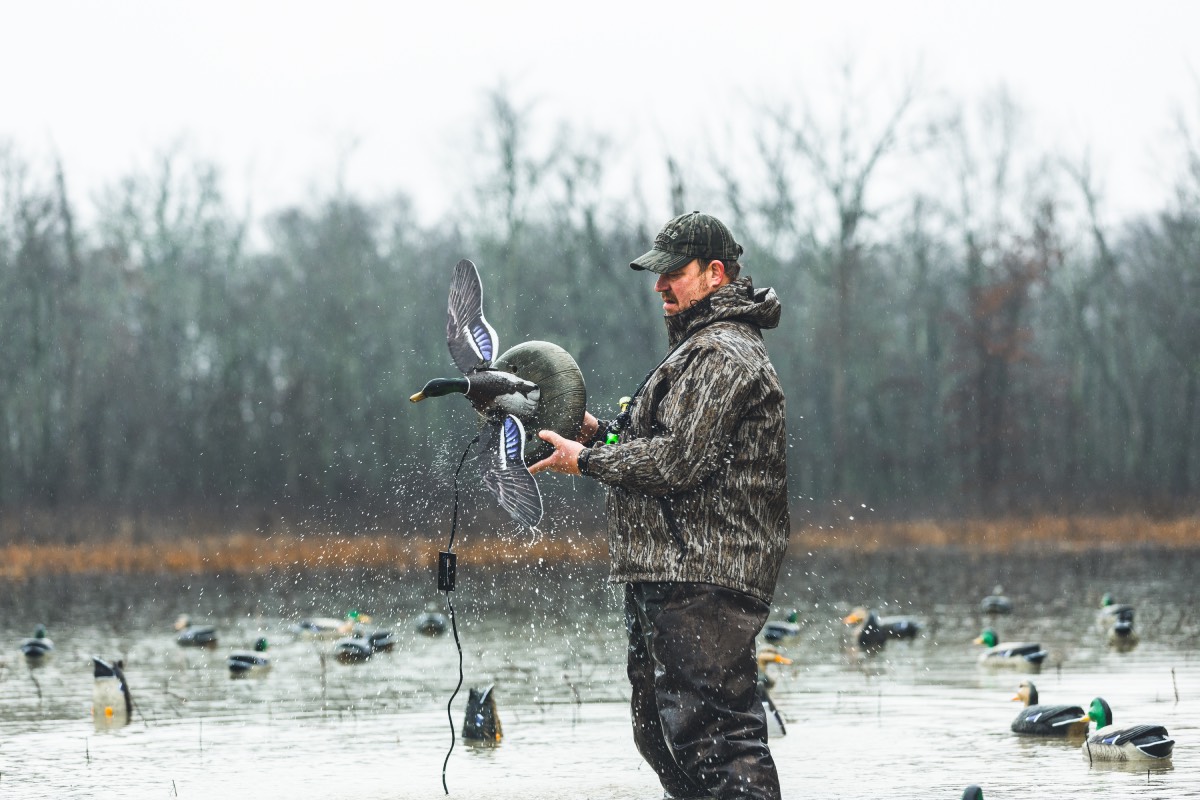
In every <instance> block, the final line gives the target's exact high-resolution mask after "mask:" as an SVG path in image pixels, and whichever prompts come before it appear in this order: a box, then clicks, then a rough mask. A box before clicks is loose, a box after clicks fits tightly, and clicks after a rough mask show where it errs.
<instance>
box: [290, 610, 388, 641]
mask: <svg viewBox="0 0 1200 800" xmlns="http://www.w3.org/2000/svg"><path fill="white" fill-rule="evenodd" d="M370 621H371V618H370V617H369V616H366V615H363V614H359V613H358V610H357V609H354V608H352V609H350V610H349V611H347V612H346V616H345V618H344V619H335V618H334V617H304V618H303V619H301V620H300V621H299V622H296V623H294V624H293V625H292V626H291V631H292V634H293V635H294V636H296V638H300V639H336V638H338V637H339V636H346V635H348V634H350V633H352V632H353V631H354V626H355V625H357V624H359V623H367V622H370Z"/></svg>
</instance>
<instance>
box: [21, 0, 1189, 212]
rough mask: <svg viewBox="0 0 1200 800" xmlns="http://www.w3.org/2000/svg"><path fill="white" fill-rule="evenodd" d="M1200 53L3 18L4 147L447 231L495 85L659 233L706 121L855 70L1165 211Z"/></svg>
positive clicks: (1026, 37)
mask: <svg viewBox="0 0 1200 800" xmlns="http://www.w3.org/2000/svg"><path fill="white" fill-rule="evenodd" d="M734 9H736V10H734ZM1197 42H1200V3H1194V2H1177V3H1169V2H1139V3H1137V4H1133V3H1120V4H1118V3H1103V2H1100V3H1097V2H1069V3H1068V2H1062V3H1054V2H1050V1H1049V0H1042V2H1014V1H1012V0H1010V1H1009V2H1005V3H983V2H972V0H949V1H946V2H916V0H913V1H912V2H895V1H894V0H892V2H857V3H834V2H822V3H802V2H789V3H761V2H760V3H755V2H750V1H749V0H748V1H747V2H743V3H730V2H709V1H708V0H697V1H696V2H690V3H680V2H654V1H653V0H643V2H625V1H624V0H622V1H621V2H603V3H564V2H532V0H527V1H526V2H514V1H513V0H508V1H507V2H505V1H501V2H478V1H477V0H470V1H465V0H460V1H459V2H445V3H437V2H400V0H389V1H387V2H376V1H371V2H340V3H334V2H328V1H326V2H311V1H308V0H286V2H283V1H282V0H280V1H278V2H263V1H261V0H237V1H234V2H230V1H228V0H217V1H215V2H214V1H209V2H202V3H184V2H174V1H172V0H153V1H151V2H122V1H121V0H110V1H109V2H93V1H92V0H76V1H75V2H30V1H29V0H0V142H2V141H3V140H4V139H8V140H10V141H11V142H12V143H14V144H15V145H16V148H17V151H18V152H19V153H21V154H25V155H27V156H28V157H30V158H41V157H43V156H46V155H47V154H50V153H57V154H59V155H60V156H61V157H62V159H63V161H64V163H65V167H66V174H67V177H68V180H69V181H70V182H71V184H72V186H73V190H74V192H75V194H76V195H77V199H83V198H84V197H88V196H91V193H92V192H93V191H94V189H95V188H96V187H98V186H100V185H102V184H103V183H106V182H109V181H112V180H115V179H116V178H118V177H120V176H121V175H123V174H125V173H127V172H129V171H130V170H131V169H134V168H136V167H145V166H147V165H149V164H150V163H151V161H152V159H153V157H154V156H155V155H156V154H158V153H161V152H163V151H164V150H166V149H167V148H168V147H170V146H171V145H172V143H174V142H179V141H183V142H186V146H187V150H186V152H188V153H189V154H192V155H198V156H202V157H206V158H210V159H212V160H214V161H216V162H217V163H219V164H221V165H222V166H223V167H224V168H225V170H226V174H227V177H228V181H229V186H230V187H231V189H232V190H233V194H234V195H235V197H237V198H241V199H245V198H249V199H251V200H252V201H253V205H254V207H255V209H257V210H259V211H262V210H267V209H271V208H275V207H277V206H279V205H282V204H285V203H295V202H303V201H304V200H305V199H306V198H307V197H309V196H311V194H312V192H313V190H314V189H316V190H318V191H319V190H329V189H331V188H332V186H333V185H334V183H335V180H336V178H335V176H336V174H337V173H338V165H339V163H344V167H345V168H344V179H345V183H346V186H347V188H349V189H350V190H351V191H353V192H355V193H356V194H359V195H360V196H363V197H366V198H371V197H376V196H380V195H383V194H387V193H390V192H391V191H393V190H396V189H400V190H403V191H405V192H407V193H408V194H410V195H412V196H413V197H414V198H415V199H416V201H417V204H418V208H419V210H420V211H421V212H422V213H423V215H424V216H425V217H426V218H434V217H438V216H441V215H442V214H443V213H445V211H446V208H447V205H448V204H449V202H450V201H451V198H453V197H454V196H455V192H456V191H458V190H459V189H460V188H461V187H462V185H463V184H464V182H466V181H467V180H469V176H467V175H464V174H463V173H464V166H463V165H464V163H465V160H466V156H467V155H469V152H468V151H469V149H470V146H471V145H472V143H473V142H474V134H473V133H472V131H471V130H470V126H471V125H472V124H477V123H478V122H480V121H481V120H482V119H483V118H484V96H485V92H486V91H487V90H489V89H492V88H495V87H497V86H498V85H499V84H500V81H501V80H504V81H506V82H507V84H508V85H509V86H511V87H512V89H513V91H514V94H515V96H516V98H517V99H518V100H519V101H521V102H532V103H534V104H535V108H536V112H535V115H536V116H535V119H537V120H541V121H542V122H545V123H551V122H553V123H558V122H560V121H565V122H568V123H569V124H571V125H572V126H573V127H575V128H577V129H580V130H584V131H595V132H600V133H605V134H608V135H610V136H612V137H613V138H614V140H615V141H616V143H617V146H618V152H619V153H620V154H622V155H623V157H624V158H625V162H624V167H623V168H624V169H625V170H627V171H628V173H629V174H630V175H632V174H633V172H634V171H637V170H639V169H640V170H641V171H642V174H641V176H640V177H639V178H637V179H636V180H637V184H638V186H639V187H640V188H641V190H642V191H643V192H644V193H645V195H646V197H647V198H648V199H649V200H650V201H651V203H652V204H654V203H659V202H661V203H662V207H661V208H657V207H652V208H651V211H654V212H659V211H661V212H662V213H665V212H666V211H667V209H666V207H665V206H666V195H667V190H666V187H665V186H664V185H663V181H662V169H661V166H662V161H663V159H664V156H665V154H666V153H667V152H671V153H673V154H674V155H675V156H676V157H677V158H678V159H680V160H681V161H683V162H684V166H685V169H687V168H688V167H694V166H695V165H694V164H689V163H688V162H689V160H690V159H699V158H703V157H704V155H705V153H706V152H707V150H706V149H705V148H706V146H707V145H705V144H704V142H705V139H704V133H703V131H704V128H705V125H706V122H707V121H709V120H711V121H713V122H714V124H715V125H716V126H717V127H719V128H726V129H727V128H729V127H747V128H748V127H751V126H753V125H755V123H756V116H755V114H754V113H753V111H752V109H753V104H754V103H755V102H757V101H759V100H760V99H771V100H787V99H789V98H793V97H795V96H797V92H798V91H803V92H804V93H806V94H807V95H808V96H810V97H812V98H813V99H814V100H816V101H819V102H820V103H821V104H827V103H829V102H830V101H831V100H833V99H834V98H833V97H832V96H831V92H832V90H831V86H832V79H833V78H834V77H835V68H836V65H837V64H838V63H839V61H840V60H844V59H845V58H846V57H847V56H848V55H850V56H853V57H854V58H855V60H856V61H857V62H858V64H859V65H860V67H859V69H860V72H861V74H862V75H863V76H865V77H868V78H871V79H872V80H877V81H878V82H879V86H880V88H881V89H882V91H881V92H880V94H879V95H878V96H879V97H880V98H881V102H882V103H886V101H887V100H888V99H889V98H894V97H895V96H896V91H895V90H894V89H895V88H896V87H898V86H899V84H900V79H901V78H903V77H904V76H905V75H908V74H910V73H912V72H913V71H914V69H915V68H916V66H917V65H918V63H921V64H922V65H923V71H924V74H925V76H926V78H925V85H926V86H928V87H930V88H932V89H935V90H939V91H941V90H944V91H947V92H949V93H951V94H953V95H956V96H959V97H961V98H963V99H965V100H968V101H969V100H972V99H977V98H978V97H979V96H981V94H982V93H983V91H984V90H985V89H988V88H990V87H995V86H997V85H999V84H1005V85H1007V86H1008V87H1009V89H1010V90H1011V93H1012V95H1013V96H1014V97H1015V99H1016V100H1017V101H1018V102H1020V103H1022V104H1023V105H1024V106H1025V107H1026V108H1027V110H1028V112H1029V116H1030V118H1031V121H1032V122H1033V123H1034V125H1035V126H1036V129H1037V135H1038V136H1039V137H1040V141H1041V142H1044V143H1045V144H1046V145H1047V146H1061V147H1063V148H1064V149H1066V150H1067V151H1070V152H1082V150H1083V148H1084V147H1085V146H1088V147H1090V148H1091V149H1092V151H1093V153H1094V154H1095V161H1096V163H1097V165H1098V167H1099V169H1100V171H1101V174H1102V176H1104V178H1105V183H1106V186H1107V189H1108V192H1109V195H1110V199H1111V200H1112V201H1113V202H1114V204H1115V205H1117V206H1118V207H1121V208H1125V207H1128V208H1131V209H1132V208H1137V207H1140V206H1148V205H1151V204H1155V203H1158V202H1161V201H1163V200H1165V199H1166V196H1167V185H1168V181H1169V178H1170V175H1169V169H1170V168H1171V166H1172V165H1173V163H1174V162H1173V161H1171V159H1169V158H1166V157H1165V153H1166V150H1167V149H1168V146H1169V141H1170V136H1171V133H1170V132H1171V128H1172V124H1173V122H1172V114H1173V113H1174V111H1175V110H1176V109H1177V108H1179V107H1184V108H1189V109H1191V110H1192V112H1193V113H1195V111H1196V110H1197V109H1200V88H1198V82H1197V77H1196V75H1197V72H1200V44H1198V43H1197ZM889 83H891V84H894V87H889V86H887V84H889ZM547 127H549V125H547ZM708 141H710V142H711V138H710V139H709V140H708ZM346 154H349V155H348V157H345V158H344V156H346ZM633 181H634V179H633V178H632V177H630V178H629V181H628V183H626V184H625V186H624V187H623V188H628V187H629V186H632V185H633ZM658 215H659V214H656V216H658Z"/></svg>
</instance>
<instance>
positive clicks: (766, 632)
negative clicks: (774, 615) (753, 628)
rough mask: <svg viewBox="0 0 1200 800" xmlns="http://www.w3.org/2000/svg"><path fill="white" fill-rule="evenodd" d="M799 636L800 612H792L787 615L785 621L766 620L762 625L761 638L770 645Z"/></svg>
mask: <svg viewBox="0 0 1200 800" xmlns="http://www.w3.org/2000/svg"><path fill="white" fill-rule="evenodd" d="M799 635H800V612H799V611H793V612H792V613H790V614H788V616H787V621H786V622H784V621H781V620H775V619H772V620H767V623H766V624H765V625H763V629H762V638H763V639H764V640H765V641H768V642H771V643H772V644H778V643H779V642H783V641H787V640H789V639H795V638H796V637H797V636H799Z"/></svg>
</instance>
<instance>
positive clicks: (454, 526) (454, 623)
mask: <svg viewBox="0 0 1200 800" xmlns="http://www.w3.org/2000/svg"><path fill="white" fill-rule="evenodd" d="M478 441H479V434H475V438H474V439H472V440H471V441H470V443H469V444H468V445H467V447H466V449H465V450H463V454H462V458H460V459H459V460H458V469H456V470H454V513H453V515H452V516H451V518H450V541H449V542H448V543H447V544H446V552H447V553H453V552H454V533H455V531H457V530H458V473H460V472H462V468H463V464H464V463H465V462H466V460H467V454H468V453H470V452H471V448H472V447H474V446H475V443H476V442H478ZM446 608H447V609H449V611H450V630H452V631H453V632H454V646H455V647H456V648H457V649H458V685H456V686H455V687H454V691H453V692H452V693H451V694H450V699H449V700H448V701H447V702H446V720H447V721H448V722H449V723H450V749H449V750H447V751H446V760H445V761H443V762H442V791H443V792H445V793H446V794H450V789H449V787H447V786H446V765H447V764H449V763H450V754H451V753H453V752H454V743H455V741H457V740H458V734H457V733H456V732H455V730H454V714H453V712H452V711H451V707H452V706H453V705H454V698H455V697H458V690H459V689H461V688H462V685H463V652H462V642H460V641H459V639H458V620H457V619H456V618H455V616H454V603H453V602H451V600H450V590H447V591H446Z"/></svg>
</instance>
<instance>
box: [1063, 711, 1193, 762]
mask: <svg viewBox="0 0 1200 800" xmlns="http://www.w3.org/2000/svg"><path fill="white" fill-rule="evenodd" d="M1089 720H1090V721H1094V722H1095V723H1096V728H1097V729H1096V730H1095V731H1094V732H1093V733H1092V734H1091V735H1090V736H1088V737H1087V739H1085V740H1084V742H1083V747H1082V750H1083V754H1084V757H1085V758H1087V759H1088V760H1089V761H1161V760H1162V759H1164V758H1170V757H1171V752H1172V751H1173V750H1174V749H1175V740H1174V739H1172V738H1171V737H1170V735H1169V734H1168V733H1167V729H1166V728H1164V727H1163V726H1162V725H1115V724H1113V716H1112V709H1111V708H1109V706H1108V703H1106V702H1105V701H1104V700H1103V699H1102V698H1099V697H1097V698H1095V699H1094V700H1092V704H1091V706H1090V707H1089V709H1088V713H1087V716H1086V717H1084V718H1083V721H1085V722H1086V721H1089Z"/></svg>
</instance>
